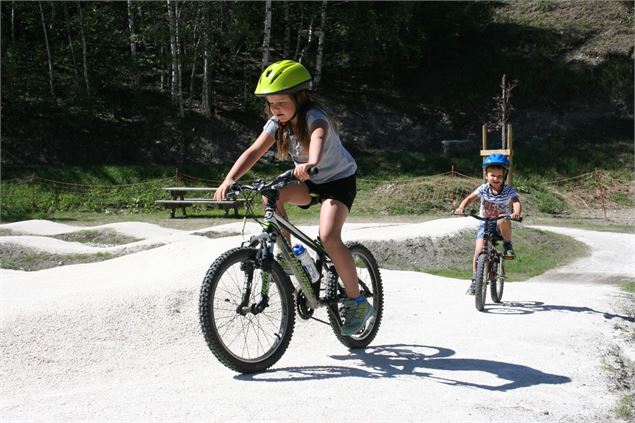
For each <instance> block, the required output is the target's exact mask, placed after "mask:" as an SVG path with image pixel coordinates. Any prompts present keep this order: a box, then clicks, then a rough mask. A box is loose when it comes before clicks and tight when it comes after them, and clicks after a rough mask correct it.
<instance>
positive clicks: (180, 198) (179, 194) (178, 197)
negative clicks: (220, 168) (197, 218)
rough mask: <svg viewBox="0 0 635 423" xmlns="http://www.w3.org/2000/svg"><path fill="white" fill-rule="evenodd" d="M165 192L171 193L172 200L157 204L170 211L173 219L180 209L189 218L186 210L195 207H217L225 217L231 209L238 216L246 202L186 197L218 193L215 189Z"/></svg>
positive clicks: (201, 188) (165, 189)
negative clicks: (239, 209)
mask: <svg viewBox="0 0 635 423" xmlns="http://www.w3.org/2000/svg"><path fill="white" fill-rule="evenodd" d="M163 190H164V191H167V192H169V193H170V196H171V197H172V199H171V200H156V201H155V204H157V205H161V206H163V207H165V208H166V209H168V208H169V209H170V217H171V218H173V217H174V215H175V210H176V209H177V208H180V209H181V210H182V211H183V216H187V212H186V211H185V209H186V208H187V207H190V206H193V205H207V206H215V207H219V208H221V209H223V210H225V216H227V215H229V209H234V216H238V207H239V206H240V205H241V204H242V203H243V202H244V200H214V199H213V198H212V197H211V196H206V197H202V198H201V197H186V195H187V194H190V193H191V194H193V195H205V194H212V193H214V192H216V190H217V188H215V187H166V188H163Z"/></svg>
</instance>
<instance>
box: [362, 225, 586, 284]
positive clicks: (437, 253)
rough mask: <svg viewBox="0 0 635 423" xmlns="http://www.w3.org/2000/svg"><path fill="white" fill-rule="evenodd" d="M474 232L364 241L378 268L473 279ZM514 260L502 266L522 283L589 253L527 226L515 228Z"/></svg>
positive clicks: (562, 238)
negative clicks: (439, 236)
mask: <svg viewBox="0 0 635 423" xmlns="http://www.w3.org/2000/svg"><path fill="white" fill-rule="evenodd" d="M475 235H476V233H475V232H474V231H472V230H464V231H461V232H459V233H458V234H455V235H453V236H451V237H448V238H429V237H423V238H416V239H409V240H403V241H364V244H365V245H366V246H367V247H368V248H370V249H371V251H373V252H374V254H375V258H376V259H377V262H378V263H379V266H380V267H383V268H387V269H393V270H411V271H423V272H426V273H431V274H434V275H438V276H444V277H449V278H457V279H467V280H469V279H471V278H472V257H473V255H474V239H475ZM513 239H514V250H515V251H516V254H517V258H516V260H513V261H507V262H506V263H505V266H506V271H507V275H508V281H523V280H527V279H529V278H531V277H534V276H537V275H540V274H542V273H544V272H546V271H547V270H550V269H553V268H555V267H558V266H562V265H564V264H567V263H570V262H571V261H573V260H574V259H576V258H578V257H581V256H585V255H588V254H589V248H588V246H587V245H586V244H584V243H582V242H580V241H577V240H574V239H573V238H570V237H567V236H564V235H559V234H554V233H551V232H547V231H540V230H537V229H532V228H527V227H516V228H515V229H514V238H513Z"/></svg>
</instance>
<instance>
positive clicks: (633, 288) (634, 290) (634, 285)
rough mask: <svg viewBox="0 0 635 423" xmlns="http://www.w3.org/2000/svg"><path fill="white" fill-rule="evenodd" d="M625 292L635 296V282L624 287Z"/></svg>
mask: <svg viewBox="0 0 635 423" xmlns="http://www.w3.org/2000/svg"><path fill="white" fill-rule="evenodd" d="M624 291H626V292H630V293H631V294H635V282H629V283H627V284H626V286H624Z"/></svg>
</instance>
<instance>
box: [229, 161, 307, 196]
mask: <svg viewBox="0 0 635 423" xmlns="http://www.w3.org/2000/svg"><path fill="white" fill-rule="evenodd" d="M293 171H294V169H289V170H287V171H285V172H283V173H281V174H280V175H278V176H276V177H275V178H274V179H273V180H272V181H271V182H265V181H263V180H262V179H257V180H255V181H254V182H253V183H252V184H251V185H247V184H239V183H238V182H235V183H233V184H232V185H231V187H229V190H228V191H227V193H226V194H225V195H226V196H227V198H236V197H237V196H238V194H240V193H241V192H256V193H259V194H262V193H263V192H265V191H279V190H281V189H282V188H284V187H286V186H287V185H292V184H299V183H300V182H302V181H300V180H299V179H298V178H296V177H295V176H294V175H293ZM308 173H309V175H317V174H318V168H317V167H312V168H309V171H308Z"/></svg>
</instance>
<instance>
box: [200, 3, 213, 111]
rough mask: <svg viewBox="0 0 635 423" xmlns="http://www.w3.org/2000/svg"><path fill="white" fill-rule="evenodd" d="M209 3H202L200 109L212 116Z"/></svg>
mask: <svg viewBox="0 0 635 423" xmlns="http://www.w3.org/2000/svg"><path fill="white" fill-rule="evenodd" d="M210 28H211V25H209V4H208V3H203V86H202V88H201V109H202V110H203V115H204V116H206V117H211V116H212V111H211V108H210V98H209V58H210V53H209V30H210Z"/></svg>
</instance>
